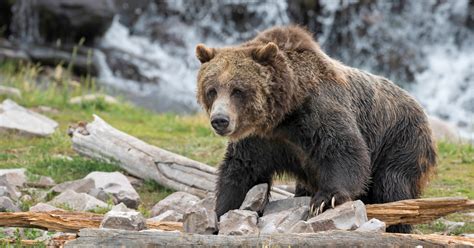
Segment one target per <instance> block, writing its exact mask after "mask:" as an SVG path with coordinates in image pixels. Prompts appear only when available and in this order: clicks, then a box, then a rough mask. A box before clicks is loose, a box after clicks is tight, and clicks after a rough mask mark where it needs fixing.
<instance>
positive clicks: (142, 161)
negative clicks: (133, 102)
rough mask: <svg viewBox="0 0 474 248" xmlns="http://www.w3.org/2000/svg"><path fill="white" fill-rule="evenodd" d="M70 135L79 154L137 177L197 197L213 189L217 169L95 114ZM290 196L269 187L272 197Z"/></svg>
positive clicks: (75, 128)
mask: <svg viewBox="0 0 474 248" xmlns="http://www.w3.org/2000/svg"><path fill="white" fill-rule="evenodd" d="M69 134H70V135H71V136H72V146H73V149H74V150H75V151H77V152H78V153H79V154H81V155H84V156H87V157H91V158H95V159H100V160H105V161H108V162H113V163H116V164H118V165H119V166H120V167H121V168H123V169H124V170H126V171H127V172H128V173H130V174H131V175H134V176H136V177H139V178H143V179H152V180H155V181H156V182H158V183H159V184H161V185H163V186H165V187H168V188H171V189H174V190H178V191H185V192H188V193H191V194H194V195H197V196H200V197H204V196H206V194H207V193H209V192H213V191H214V188H215V184H216V180H217V176H216V168H214V167H211V166H209V165H206V164H203V163H200V162H197V161H194V160H191V159H189V158H186V157H183V156H180V155H178V154H175V153H172V152H169V151H166V150H164V149H161V148H158V147H155V146H152V145H149V144H147V143H145V142H143V141H141V140H139V139H137V138H135V137H133V136H130V135H128V134H126V133H124V132H121V131H119V130H117V129H115V128H113V127H112V126H110V125H109V124H107V123H106V122H105V121H104V120H102V119H101V118H99V117H98V116H94V121H93V122H91V123H88V124H80V125H78V126H76V127H71V128H70V130H69ZM292 195H293V194H291V193H289V192H287V191H284V190H281V189H275V188H273V189H272V197H273V198H277V199H280V198H286V197H289V196H292Z"/></svg>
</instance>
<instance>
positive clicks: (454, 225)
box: [439, 218, 466, 233]
mask: <svg viewBox="0 0 474 248" xmlns="http://www.w3.org/2000/svg"><path fill="white" fill-rule="evenodd" d="M439 221H440V222H441V223H443V224H444V225H445V226H446V231H445V232H446V233H451V232H452V231H454V230H455V229H457V228H460V227H463V226H464V225H465V224H466V223H465V222H457V221H449V220H446V219H444V218H441V219H440V220H439Z"/></svg>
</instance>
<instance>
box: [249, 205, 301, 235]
mask: <svg viewBox="0 0 474 248" xmlns="http://www.w3.org/2000/svg"><path fill="white" fill-rule="evenodd" d="M308 214H309V207H308V206H302V207H298V208H291V209H288V210H284V211H281V212H276V213H272V214H267V215H265V216H263V217H261V218H260V219H259V220H258V227H259V229H260V233H268V234H270V233H285V232H288V231H289V230H290V229H291V227H293V226H294V225H295V224H296V223H297V222H299V221H301V220H306V218H308Z"/></svg>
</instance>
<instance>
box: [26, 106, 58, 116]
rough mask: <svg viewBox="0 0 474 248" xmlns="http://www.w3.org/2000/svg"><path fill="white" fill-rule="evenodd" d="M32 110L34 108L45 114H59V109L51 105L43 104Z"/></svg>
mask: <svg viewBox="0 0 474 248" xmlns="http://www.w3.org/2000/svg"><path fill="white" fill-rule="evenodd" d="M31 110H33V111H35V112H37V113H41V114H45V113H46V114H59V110H58V109H55V108H52V107H49V106H43V105H40V106H38V107H35V108H32V109H31Z"/></svg>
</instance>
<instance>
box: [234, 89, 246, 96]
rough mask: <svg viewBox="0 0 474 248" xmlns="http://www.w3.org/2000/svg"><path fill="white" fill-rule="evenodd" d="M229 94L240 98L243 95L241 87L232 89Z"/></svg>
mask: <svg viewBox="0 0 474 248" xmlns="http://www.w3.org/2000/svg"><path fill="white" fill-rule="evenodd" d="M231 95H232V96H235V97H240V98H242V97H244V92H243V91H242V90H241V89H233V90H232V94H231Z"/></svg>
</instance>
